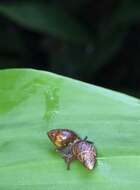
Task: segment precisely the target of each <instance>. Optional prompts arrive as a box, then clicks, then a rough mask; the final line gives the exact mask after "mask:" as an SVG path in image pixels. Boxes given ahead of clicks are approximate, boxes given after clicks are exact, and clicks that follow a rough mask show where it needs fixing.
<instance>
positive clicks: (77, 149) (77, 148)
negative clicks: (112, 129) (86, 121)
mask: <svg viewBox="0 0 140 190" xmlns="http://www.w3.org/2000/svg"><path fill="white" fill-rule="evenodd" d="M72 153H73V155H74V156H75V157H76V158H77V159H78V160H79V161H80V162H81V163H82V164H83V165H84V166H85V167H86V168H87V169H89V170H92V169H93V168H94V165H95V162H96V150H95V147H94V146H93V144H92V143H90V142H88V141H85V140H79V141H77V142H76V143H74V144H73V146H72Z"/></svg>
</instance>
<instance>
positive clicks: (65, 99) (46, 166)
mask: <svg viewBox="0 0 140 190" xmlns="http://www.w3.org/2000/svg"><path fill="white" fill-rule="evenodd" d="M139 126H140V101H139V100H138V99H135V98H132V97H129V96H127V95H123V94H121V93H117V92H113V91H110V90H106V89H104V88H100V87H96V86H93V85H89V84H86V83H82V82H79V81H75V80H72V79H68V78H65V77H61V76H58V75H55V74H51V73H48V72H42V71H35V70H26V69H23V70H16V69H15V70H5V71H0V189H2V190H3V189H4V190H11V189H12V190H15V189H20V190H25V189H29V190H45V189H49V190H54V189H56V190H64V189H68V190H74V189H80V190H85V189H86V190H91V189H96V190H103V189H104V190H118V189H119V190H126V189H127V190H129V189H132V187H133V189H135V190H139V189H140V180H139V177H140V127H139ZM53 128H68V129H72V130H74V131H75V132H76V133H78V134H79V135H80V136H81V137H82V138H84V137H85V136H86V135H87V136H88V139H89V140H90V141H94V144H95V146H96V149H97V163H96V167H95V168H94V170H93V171H88V170H87V169H86V168H85V167H83V166H82V164H80V163H79V162H78V161H75V162H74V163H73V164H72V165H71V170H70V171H67V170H66V165H65V163H64V161H63V160H62V158H61V157H60V155H59V154H58V153H56V152H55V148H54V146H53V144H52V143H51V142H50V140H49V139H48V137H47V136H46V132H47V131H48V130H50V129H53Z"/></svg>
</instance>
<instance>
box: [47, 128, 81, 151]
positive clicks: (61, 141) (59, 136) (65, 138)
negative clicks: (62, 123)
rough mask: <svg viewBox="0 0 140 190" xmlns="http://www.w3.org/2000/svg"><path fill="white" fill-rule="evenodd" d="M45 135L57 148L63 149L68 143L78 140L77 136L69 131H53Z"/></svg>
mask: <svg viewBox="0 0 140 190" xmlns="http://www.w3.org/2000/svg"><path fill="white" fill-rule="evenodd" d="M47 134H48V137H49V138H50V140H51V141H52V142H53V144H54V145H55V146H56V147H57V148H65V147H66V146H67V145H68V144H69V143H73V142H76V141H77V140H80V138H79V137H78V135H77V134H76V133H75V132H73V131H71V130H69V129H53V130H50V131H49V132H48V133H47Z"/></svg>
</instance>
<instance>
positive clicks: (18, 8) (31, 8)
mask: <svg viewBox="0 0 140 190" xmlns="http://www.w3.org/2000/svg"><path fill="white" fill-rule="evenodd" d="M0 12H1V13H2V14H4V15H6V16H8V17H9V18H10V19H12V20H13V21H15V22H17V23H18V24H19V25H21V26H24V27H27V28H29V29H32V30H36V31H38V32H43V33H46V32H47V33H50V34H52V35H54V36H56V37H58V38H61V39H63V40H68V41H71V42H75V43H85V42H87V41H88V40H89V36H88V32H87V31H86V29H85V27H84V26H82V25H81V24H80V23H79V22H77V21H76V19H75V18H72V16H70V15H68V14H67V13H66V12H65V11H64V10H63V9H62V8H61V7H60V6H58V5H55V4H49V3H48V4H46V3H41V2H40V3H37V2H26V1H25V2H20V3H19V2H18V3H12V4H5V5H3V4H1V5H0Z"/></svg>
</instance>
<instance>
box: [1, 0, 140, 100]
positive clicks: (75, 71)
mask: <svg viewBox="0 0 140 190" xmlns="http://www.w3.org/2000/svg"><path fill="white" fill-rule="evenodd" d="M139 23H140V1H139V0H71V1H65V0H46V1H43V0H40V1H37V0H34V1H31V0H28V1H25V0H24V1H22V0H20V1H19V0H18V1H16V0H3V1H0V69H5V68H24V67H25V68H35V69H41V70H46V71H51V72H54V73H58V74H62V75H65V76H68V77H72V78H75V79H79V80H82V81H85V82H88V83H92V84H96V85H100V86H103V87H106V88H111V89H114V90H118V91H121V92H125V93H128V94H130V95H134V96H136V97H140V71H139V70H140V24H139Z"/></svg>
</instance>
